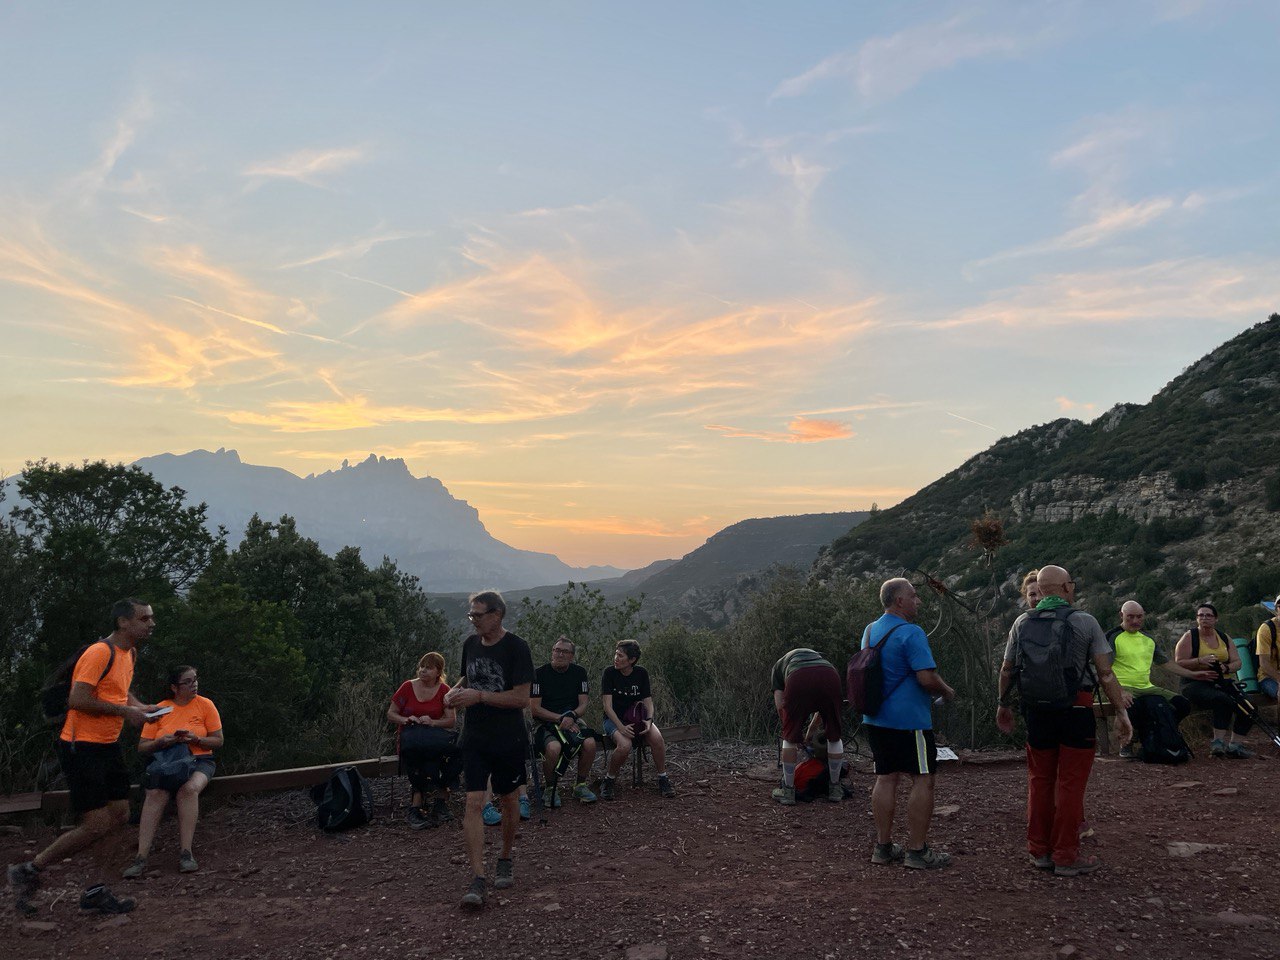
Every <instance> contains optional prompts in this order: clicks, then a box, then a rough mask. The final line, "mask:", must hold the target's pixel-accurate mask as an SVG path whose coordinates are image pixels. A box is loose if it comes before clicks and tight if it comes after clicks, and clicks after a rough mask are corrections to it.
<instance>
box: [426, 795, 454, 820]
mask: <svg viewBox="0 0 1280 960" xmlns="http://www.w3.org/2000/svg"><path fill="white" fill-rule="evenodd" d="M431 814H432V816H434V817H435V818H436V823H448V822H449V821H450V820H452V819H453V811H451V810H450V809H449V803H448V801H447V800H445V798H444V797H436V801H435V803H433V804H432V805H431Z"/></svg>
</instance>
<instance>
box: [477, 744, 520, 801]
mask: <svg viewBox="0 0 1280 960" xmlns="http://www.w3.org/2000/svg"><path fill="white" fill-rule="evenodd" d="M527 749H528V748H527V747H524V746H520V747H516V748H515V749H512V747H511V744H510V742H509V741H508V742H506V743H504V744H503V745H502V746H501V747H500V748H498V749H496V750H491V749H489V748H488V747H483V746H476V747H469V746H464V747H463V748H462V782H463V785H464V786H465V787H466V791H467V793H479V792H480V791H482V790H485V789H487V788H488V787H489V786H490V782H489V781H490V779H492V781H493V783H492V787H493V795H494V796H495V797H503V796H506V795H507V794H508V793H510V792H511V791H512V790H514V789H516V787H518V786H520V784H522V783H524V782H525V772H524V762H525V759H526V757H527V752H526V751H527Z"/></svg>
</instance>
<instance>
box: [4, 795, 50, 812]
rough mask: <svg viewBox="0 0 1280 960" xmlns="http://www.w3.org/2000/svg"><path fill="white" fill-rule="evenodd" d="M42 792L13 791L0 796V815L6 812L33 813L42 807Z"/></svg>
mask: <svg viewBox="0 0 1280 960" xmlns="http://www.w3.org/2000/svg"><path fill="white" fill-rule="evenodd" d="M41 796H42V794H40V793H38V792H37V793H13V794H9V795H8V796H4V797H0V816H3V815H4V814H6V813H31V812H33V811H35V810H39V809H40V798H41Z"/></svg>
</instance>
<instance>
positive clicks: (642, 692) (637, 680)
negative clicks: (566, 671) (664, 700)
mask: <svg viewBox="0 0 1280 960" xmlns="http://www.w3.org/2000/svg"><path fill="white" fill-rule="evenodd" d="M639 659H640V644H638V643H637V642H636V641H634V640H623V641H622V642H621V643H619V644H618V646H617V648H616V649H615V650H614V651H613V666H612V667H605V668H604V676H603V677H602V678H601V680H600V702H601V704H602V705H603V706H604V735H605V736H606V737H612V738H613V745H614V750H613V753H611V754H610V755H609V769H608V770H607V771H606V775H605V778H604V780H602V781H601V782H600V799H601V800H612V799H613V780H614V778H615V777H616V776H617V775H618V771H619V770H621V769H622V765H623V764H624V763H626V762H627V757H629V756H631V748H632V746H634V741H635V740H636V739H637V737H639V739H640V740H641V741H642V742H643V743H644V744H647V745H648V747H649V750H650V752H651V753H652V754H653V766H654V769H655V770H657V772H658V792H659V793H661V794H662V795H663V796H664V797H674V796H675V795H676V791H675V788H674V787H672V786H671V780H670V779H669V778H668V777H667V745H666V742H665V741H664V740H663V739H662V731H661V730H659V729H658V725H657V724H656V723H654V722H653V693H652V691H651V690H650V689H649V671H647V670H645V668H644V667H640V666H637V665H636V662H637V661H638V660H639Z"/></svg>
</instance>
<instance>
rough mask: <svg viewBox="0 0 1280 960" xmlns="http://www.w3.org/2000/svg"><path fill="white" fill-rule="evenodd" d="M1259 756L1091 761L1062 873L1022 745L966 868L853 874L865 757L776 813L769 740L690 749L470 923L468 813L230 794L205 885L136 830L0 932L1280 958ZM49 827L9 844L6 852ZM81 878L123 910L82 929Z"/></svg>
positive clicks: (968, 821) (460, 953)
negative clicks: (1033, 856)
mask: <svg viewBox="0 0 1280 960" xmlns="http://www.w3.org/2000/svg"><path fill="white" fill-rule="evenodd" d="M1254 745H1256V746H1258V748H1259V751H1260V753H1262V754H1264V755H1263V756H1261V757H1259V758H1258V759H1256V760H1249V761H1228V760H1211V759H1209V758H1208V756H1207V751H1201V756H1199V757H1197V758H1196V759H1195V760H1194V761H1193V762H1192V763H1191V764H1189V765H1187V766H1183V767H1177V768H1162V767H1152V766H1145V765H1143V764H1140V763H1133V762H1126V761H1120V760H1114V759H1107V758H1099V762H1098V764H1097V766H1096V767H1095V769H1094V776H1093V780H1092V782H1091V784H1090V792H1089V797H1088V804H1087V810H1088V816H1089V820H1090V823H1091V825H1092V827H1093V836H1092V837H1090V838H1089V839H1088V841H1087V846H1086V852H1091V853H1096V854H1098V855H1099V856H1101V857H1102V858H1103V859H1104V860H1105V862H1106V867H1105V868H1104V869H1103V870H1102V871H1100V872H1098V873H1095V874H1093V875H1091V876H1088V877H1082V878H1077V879H1056V878H1054V877H1053V876H1051V875H1049V874H1045V873H1042V872H1039V871H1036V870H1034V869H1033V868H1032V867H1031V866H1030V865H1029V863H1028V862H1027V858H1026V855H1025V853H1024V842H1023V810H1024V791H1025V771H1024V768H1023V766H1022V765H1021V763H1020V762H1019V761H1018V759H1017V757H1016V756H1013V757H1009V756H1006V757H1003V758H1001V757H994V758H993V757H984V758H979V760H980V761H981V762H978V761H970V760H965V761H962V762H960V763H949V764H946V765H944V769H943V771H942V772H941V773H940V774H939V782H938V790H937V802H938V815H937V819H936V820H935V823H934V830H933V840H934V842H935V843H936V845H937V846H939V847H941V848H943V849H945V850H948V851H950V852H951V853H952V854H953V855H954V856H955V863H954V865H953V866H952V867H951V868H950V869H948V870H945V871H940V872H936V873H924V872H915V871H910V870H905V869H903V868H901V867H876V866H873V865H871V864H870V863H869V862H868V856H869V853H870V848H871V839H872V827H871V817H870V813H869V809H868V793H869V790H870V785H871V775H870V773H869V772H868V770H867V768H866V765H865V764H864V763H862V762H858V763H857V764H855V770H854V772H853V773H852V774H851V776H850V779H849V784H850V787H851V789H852V791H853V798H852V799H851V800H848V801H846V802H845V803H843V804H839V805H835V804H829V803H826V802H820V803H813V804H801V805H799V806H797V807H795V808H790V809H788V808H783V807H780V806H778V805H776V804H774V803H773V802H771V800H770V799H769V788H770V786H771V785H772V784H771V783H770V782H769V781H770V780H771V778H772V777H774V776H775V771H774V764H773V759H774V758H773V755H772V753H771V751H769V750H767V749H758V748H750V747H745V746H742V745H734V744H694V745H681V746H682V749H680V748H677V749H678V753H677V752H676V751H675V750H673V753H675V754H676V755H675V757H674V760H673V772H674V776H675V778H676V782H677V785H678V787H679V794H680V795H679V796H678V797H677V798H676V799H674V800H664V799H662V798H661V797H659V796H658V795H657V793H656V791H655V790H654V789H653V788H652V787H648V788H646V789H644V790H642V791H639V790H633V789H632V788H631V787H630V786H629V785H627V786H624V787H622V788H621V789H620V790H619V791H618V793H619V796H618V799H617V800H615V801H614V802H613V803H610V804H605V803H597V804H595V805H594V806H590V807H588V806H581V805H579V804H577V803H576V802H572V803H570V804H567V805H566V806H565V808H564V809H562V810H557V811H552V812H550V813H548V815H547V817H546V821H545V823H540V822H538V819H537V817H536V816H535V818H534V820H533V821H531V822H529V823H525V824H522V825H521V828H520V833H519V836H518V839H517V848H516V879H517V884H516V886H515V887H514V888H513V889H511V890H509V891H504V892H502V893H501V894H498V893H493V892H491V894H490V899H489V903H488V905H487V906H486V907H485V908H484V910H483V911H481V912H480V913H478V914H467V913H464V912H463V911H462V910H460V909H459V907H458V900H459V898H460V896H461V895H462V893H463V892H464V890H465V889H466V886H467V879H468V878H467V870H466V867H465V863H464V858H463V855H462V837H461V832H460V830H459V828H458V826H457V824H451V825H448V826H446V827H442V828H439V829H435V830H425V831H421V832H414V831H411V830H410V829H409V828H408V826H407V825H406V824H405V822H404V819H403V817H402V815H401V814H402V810H400V809H399V805H401V804H403V802H404V800H405V785H404V782H403V781H400V782H399V783H398V784H397V785H394V786H393V785H392V784H391V783H390V782H383V783H381V784H380V785H379V799H380V810H379V814H380V816H379V819H378V820H377V821H376V822H375V823H374V824H372V825H371V826H369V827H367V828H364V829H361V830H358V831H355V832H352V833H348V834H342V835H337V836H327V835H323V834H320V833H319V832H317V831H316V830H315V829H314V827H313V825H312V808H311V804H310V802H309V801H308V800H307V799H306V798H305V796H303V795H302V794H301V793H294V794H290V795H281V796H274V797H262V796H259V797H252V798H244V799H242V800H240V801H239V802H237V803H235V804H229V805H224V806H222V807H220V808H219V809H216V810H212V811H210V812H208V813H207V814H206V816H205V817H204V819H203V820H202V822H201V824H200V828H199V832H198V834H197V849H196V856H197V857H198V858H199V861H200V865H201V869H200V872H199V873H196V874H190V875H180V874H179V873H178V872H177V851H176V849H175V833H174V829H175V827H174V824H173V822H172V821H166V823H165V824H164V825H163V826H162V828H161V833H160V838H159V843H158V848H157V850H156V851H155V853H154V854H153V856H152V861H151V862H152V869H151V870H150V871H149V872H148V874H147V875H146V877H145V878H144V879H142V880H140V881H133V882H130V881H125V880H121V879H118V873H119V870H120V868H121V867H123V866H124V865H125V864H126V863H127V862H128V861H129V859H130V853H131V850H130V847H131V844H132V842H133V837H132V835H131V834H130V835H122V836H121V837H120V838H119V840H118V841H117V842H116V843H114V844H113V846H112V847H111V849H109V850H104V851H102V852H101V854H102V860H101V865H100V866H97V865H95V864H94V863H93V862H91V861H90V860H89V859H88V858H81V859H78V860H75V861H72V862H69V863H67V864H64V865H60V866H57V867H53V868H50V869H49V870H48V871H46V880H45V885H44V888H43V890H42V892H41V894H40V896H39V898H38V900H37V903H38V906H39V912H38V915H36V916H35V917H32V918H24V917H20V916H18V915H17V914H16V913H14V912H10V911H6V912H5V913H4V914H3V919H0V957H3V958H23V960H25V958H46V957H47V958H54V957H57V958H63V957H77V958H79V957H91V958H104V960H105V958H132V960H136V958H152V957H154V958H162V957H163V958H175V957H216V958H218V960H237V958H249V957H255V958H258V957H267V958H273V960H274V958H279V960H288V958H298V960H302V958H306V960H315V958H327V957H343V958H347V957H395V958H403V957H417V956H423V957H431V958H440V960H446V958H481V957H484V958H486V960H487V958H508V957H510V958H522V957H529V958H538V960H544V958H551V957H555V958H557V960H574V958H595V957H601V958H611V960H613V958H616V960H661V958H684V957H689V958H700V957H706V958H714V957H734V958H756V957H767V958H771V957H806V958H807V957H816V958H821V960H826V958H859V960H874V958H879V957H889V956H896V955H903V954H911V955H916V956H955V957H974V956H981V957H983V958H1002V957H1044V958H1066V957H1076V958H1081V957H1103V956H1106V957H1126V956H1128V957H1135V958H1145V957H1153V958H1157V957H1158V958H1161V960H1179V958H1187V960H1190V958H1196V960H1204V958H1213V957H1232V958H1244V957H1275V956H1277V955H1280V910H1278V909H1277V899H1276V891H1277V881H1276V872H1277V871H1276V863H1277V861H1278V860H1280V833H1278V832H1277V830H1276V826H1275V824H1276V821H1277V815H1278V812H1280V801H1277V798H1278V797H1280V762H1277V761H1278V760H1280V752H1278V751H1276V750H1274V749H1273V748H1266V749H1263V748H1262V746H1261V744H1260V742H1259V741H1255V744H1254ZM393 790H394V793H393ZM393 804H394V805H395V806H394V807H393ZM393 809H394V811H395V812H394V814H393ZM497 833H498V829H497V828H489V829H488V831H487V836H488V842H489V850H490V851H492V850H493V849H494V845H495V844H496V842H497ZM51 835H52V828H51V827H40V828H35V827H31V826H28V827H27V828H25V831H24V832H21V833H5V834H3V835H0V859H3V860H6V861H13V860H16V859H20V858H22V857H24V856H27V855H29V854H30V853H31V852H33V851H34V850H35V849H37V848H38V846H39V845H42V844H44V843H45V842H47V841H48V839H49V838H50V836H51ZM491 856H492V854H491ZM490 870H491V871H492V859H491V860H490ZM96 876H105V877H108V878H110V879H109V882H110V883H111V885H112V886H113V887H114V888H115V889H116V890H118V891H120V892H121V893H124V892H127V893H128V894H130V895H133V896H136V897H137V899H138V908H137V910H136V911H135V912H134V913H132V914H130V915H128V916H127V917H119V918H110V919H103V918H101V917H97V916H81V915H80V913H79V910H78V906H77V904H78V895H79V890H80V888H81V887H82V885H83V884H84V883H85V882H86V881H88V880H89V879H91V878H93V877H96Z"/></svg>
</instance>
